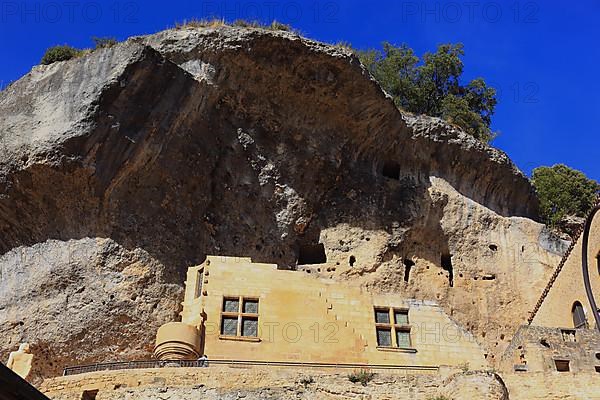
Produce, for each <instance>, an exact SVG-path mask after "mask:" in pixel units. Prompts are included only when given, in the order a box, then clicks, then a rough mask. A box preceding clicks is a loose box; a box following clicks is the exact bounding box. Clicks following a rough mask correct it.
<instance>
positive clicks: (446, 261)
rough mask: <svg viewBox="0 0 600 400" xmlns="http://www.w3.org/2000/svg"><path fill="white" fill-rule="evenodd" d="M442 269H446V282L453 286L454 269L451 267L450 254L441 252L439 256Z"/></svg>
mask: <svg viewBox="0 0 600 400" xmlns="http://www.w3.org/2000/svg"><path fill="white" fill-rule="evenodd" d="M441 265H442V269H443V270H445V271H448V283H449V284H450V287H453V286H454V270H453V269H452V254H450V253H442V258H441Z"/></svg>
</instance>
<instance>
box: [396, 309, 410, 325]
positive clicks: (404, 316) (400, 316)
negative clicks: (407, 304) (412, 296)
mask: <svg viewBox="0 0 600 400" xmlns="http://www.w3.org/2000/svg"><path fill="white" fill-rule="evenodd" d="M394 320H395V321H396V325H408V310H394Z"/></svg>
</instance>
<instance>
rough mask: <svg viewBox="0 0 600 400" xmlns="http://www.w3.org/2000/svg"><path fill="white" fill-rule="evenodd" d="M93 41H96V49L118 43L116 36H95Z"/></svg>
mask: <svg viewBox="0 0 600 400" xmlns="http://www.w3.org/2000/svg"><path fill="white" fill-rule="evenodd" d="M92 41H93V42H94V50H98V49H106V48H110V47H113V46H114V45H116V44H117V43H118V41H117V39H115V38H114V37H96V36H94V37H93V38H92Z"/></svg>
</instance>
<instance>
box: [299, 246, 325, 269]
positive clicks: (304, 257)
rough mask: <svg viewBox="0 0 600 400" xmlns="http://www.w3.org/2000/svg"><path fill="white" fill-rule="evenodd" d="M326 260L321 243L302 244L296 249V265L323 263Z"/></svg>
mask: <svg viewBox="0 0 600 400" xmlns="http://www.w3.org/2000/svg"><path fill="white" fill-rule="evenodd" d="M326 262H327V256H326V255H325V246H324V245H323V243H317V244H303V245H300V248H299V249H298V265H307V264H324V263H326Z"/></svg>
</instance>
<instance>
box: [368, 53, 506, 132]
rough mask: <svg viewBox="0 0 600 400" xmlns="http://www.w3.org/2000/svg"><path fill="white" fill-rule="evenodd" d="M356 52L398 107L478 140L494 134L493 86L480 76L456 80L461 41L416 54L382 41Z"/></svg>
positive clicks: (459, 72) (459, 73)
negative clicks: (378, 47)
mask: <svg viewBox="0 0 600 400" xmlns="http://www.w3.org/2000/svg"><path fill="white" fill-rule="evenodd" d="M357 55H358V56H359V58H360V60H361V61H362V63H363V64H364V65H365V66H366V67H367V69H368V70H369V71H370V72H371V74H372V75H373V76H374V77H375V79H376V80H377V81H378V82H379V84H380V85H381V86H382V87H383V89H384V90H385V91H386V92H388V93H389V94H390V95H391V96H392V97H393V98H394V102H395V103H396V105H397V106H398V107H399V108H400V109H402V110H405V111H409V112H412V113H415V114H426V115H430V116H433V117H439V118H442V119H445V120H446V121H448V122H449V123H452V124H454V125H457V126H459V127H460V128H462V129H463V130H464V131H465V132H467V133H469V134H470V135H472V136H474V137H475V138H477V139H479V140H481V141H483V142H489V141H490V140H492V139H493V138H494V136H495V135H496V134H495V133H494V132H492V130H491V128H490V125H491V122H492V120H491V117H492V115H493V114H494V109H495V108H496V103H497V100H496V90H495V89H493V88H491V87H489V86H487V84H486V83H485V81H484V80H483V78H477V79H473V80H472V81H470V82H469V83H468V84H466V85H464V84H462V83H461V75H462V73H463V67H464V66H463V61H462V57H463V56H464V48H463V45H462V44H461V43H456V44H442V45H439V46H438V48H437V50H436V52H435V53H429V52H427V53H425V54H424V55H423V57H422V59H420V58H419V57H418V56H417V55H415V52H414V51H413V49H411V48H410V47H408V46H407V45H406V44H402V45H400V46H394V45H392V44H390V43H387V42H385V43H383V51H379V50H373V49H371V50H366V51H357Z"/></svg>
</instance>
